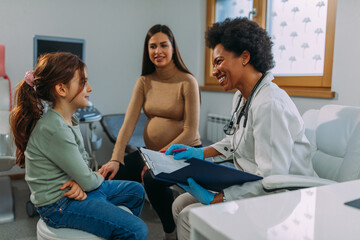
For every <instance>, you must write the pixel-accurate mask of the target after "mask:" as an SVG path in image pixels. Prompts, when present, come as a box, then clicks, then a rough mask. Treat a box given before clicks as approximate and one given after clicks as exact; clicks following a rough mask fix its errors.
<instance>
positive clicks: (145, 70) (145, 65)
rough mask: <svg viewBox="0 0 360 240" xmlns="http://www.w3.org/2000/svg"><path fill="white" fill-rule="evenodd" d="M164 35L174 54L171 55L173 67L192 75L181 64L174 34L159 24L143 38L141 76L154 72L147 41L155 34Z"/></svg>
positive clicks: (182, 63) (183, 64)
mask: <svg viewBox="0 0 360 240" xmlns="http://www.w3.org/2000/svg"><path fill="white" fill-rule="evenodd" d="M159 32H161V33H164V34H166V35H167V36H168V38H169V40H170V42H171V45H172V47H173V49H174V53H173V61H174V64H175V66H176V67H177V68H178V69H179V70H180V71H182V72H185V73H189V74H191V75H192V73H191V72H190V71H189V69H188V68H187V67H186V65H185V63H184V62H183V60H182V58H181V55H180V52H179V49H178V47H177V44H176V41H175V37H174V34H173V33H172V32H171V30H170V28H169V27H168V26H166V25H161V24H156V25H154V26H152V27H151V28H150V29H149V31H148V32H147V34H146V37H145V42H144V52H143V62H142V71H141V75H142V76H145V75H148V74H151V73H153V72H155V65H154V63H153V62H151V60H150V57H149V50H148V45H149V40H150V38H151V37H152V36H153V35H155V34H156V33H159Z"/></svg>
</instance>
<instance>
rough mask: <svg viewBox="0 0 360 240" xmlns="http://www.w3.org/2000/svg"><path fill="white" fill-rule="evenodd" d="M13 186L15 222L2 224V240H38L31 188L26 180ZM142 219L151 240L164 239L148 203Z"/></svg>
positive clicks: (13, 180) (14, 181)
mask: <svg viewBox="0 0 360 240" xmlns="http://www.w3.org/2000/svg"><path fill="white" fill-rule="evenodd" d="M11 185H12V191H13V196H14V200H15V221H14V222H11V223H2V224H0V239H1V240H15V239H16V240H36V223H37V221H38V219H39V217H38V216H36V217H32V218H30V217H28V215H27V214H26V208H25V206H26V202H27V201H28V199H29V194H30V192H29V188H28V186H27V185H26V182H25V180H24V179H12V180H11ZM141 219H143V220H144V221H145V222H146V224H147V226H148V229H149V238H148V239H149V240H158V239H162V238H163V231H162V226H161V223H160V219H159V218H158V216H157V215H156V213H155V212H154V210H153V209H152V208H151V206H150V205H149V203H148V202H145V205H144V208H143V211H142V214H141Z"/></svg>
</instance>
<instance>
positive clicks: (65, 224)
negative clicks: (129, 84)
mask: <svg viewBox="0 0 360 240" xmlns="http://www.w3.org/2000/svg"><path fill="white" fill-rule="evenodd" d="M91 91H92V88H91V87H90V85H89V83H88V79H87V73H86V70H85V64H84V63H83V62H82V61H81V60H80V59H79V58H78V57H77V56H75V55H73V54H71V53H64V52H58V53H48V54H45V55H43V56H41V57H40V58H39V60H38V64H37V66H36V69H35V71H30V72H27V73H26V75H25V79H24V80H23V81H22V82H20V83H19V85H18V86H17V90H16V93H15V96H16V100H17V105H16V107H15V108H14V109H13V110H12V112H11V116H10V125H11V130H12V132H13V134H14V137H15V143H16V146H17V154H16V155H17V164H18V165H20V166H25V180H26V181H27V183H28V185H29V188H30V191H31V197H30V200H31V202H32V203H33V204H34V205H35V206H36V207H37V211H38V212H39V214H40V216H41V218H42V219H43V220H44V221H45V222H46V224H47V225H49V226H51V227H54V228H75V229H80V230H83V231H86V232H90V233H92V234H95V235H97V236H100V237H103V238H106V239H147V234H148V230H147V227H146V224H145V223H144V222H143V221H142V220H141V219H140V218H139V215H140V213H141V210H142V207H143V204H144V196H145V194H144V189H143V187H142V186H141V184H139V183H137V182H131V181H120V180H117V181H104V178H103V177H102V176H101V175H100V174H99V173H97V172H93V171H92V170H91V169H90V168H89V167H88V165H87V158H88V154H87V153H86V151H85V149H84V142H83V138H82V136H81V132H80V128H79V121H78V119H77V117H76V116H75V115H74V113H75V111H76V109H78V108H82V107H85V106H87V105H88V98H89V93H90V92H91ZM43 101H47V102H49V103H50V105H51V106H52V107H51V108H49V110H48V111H47V112H46V113H45V114H43V113H44V111H43V110H44V105H43ZM118 205H123V206H126V207H127V208H129V209H130V210H131V212H132V213H133V214H130V213H128V212H126V211H125V210H123V209H121V208H118V207H117V206H118Z"/></svg>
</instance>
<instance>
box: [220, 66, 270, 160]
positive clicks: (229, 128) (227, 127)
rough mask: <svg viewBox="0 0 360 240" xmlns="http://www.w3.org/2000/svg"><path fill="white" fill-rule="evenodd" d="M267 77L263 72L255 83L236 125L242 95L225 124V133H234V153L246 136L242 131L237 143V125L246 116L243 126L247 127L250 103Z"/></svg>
mask: <svg viewBox="0 0 360 240" xmlns="http://www.w3.org/2000/svg"><path fill="white" fill-rule="evenodd" d="M264 77H265V74H264V73H263V74H262V76H261V78H260V79H259V80H258V81H257V83H256V84H255V86H254V87H253V89H252V90H251V93H250V95H249V97H248V99H247V101H246V102H245V104H244V106H243V107H242V108H241V111H240V114H239V116H238V117H237V119H236V125H235V126H234V117H235V116H236V114H237V112H238V110H239V107H240V103H241V100H242V95H241V96H240V98H239V101H238V103H237V105H236V108H235V111H234V112H233V114H232V116H231V119H230V122H229V123H227V124H226V125H225V126H224V133H225V134H226V135H233V146H232V149H231V151H232V152H233V153H234V152H235V151H236V150H237V149H238V147H239V145H240V142H241V140H242V138H243V136H244V131H242V134H241V136H240V140H239V142H238V143H237V144H236V143H235V139H236V130H237V129H236V126H238V125H239V123H240V120H241V118H242V117H243V116H244V123H243V128H245V127H246V124H247V119H248V114H249V109H250V105H251V100H252V98H253V96H254V94H255V92H256V90H257V89H258V87H259V85H260V83H261V81H262V80H263V79H264Z"/></svg>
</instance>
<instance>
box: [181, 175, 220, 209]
mask: <svg viewBox="0 0 360 240" xmlns="http://www.w3.org/2000/svg"><path fill="white" fill-rule="evenodd" d="M187 181H188V183H189V186H187V185H185V184H180V183H179V184H178V185H179V186H180V187H182V188H183V189H184V190H185V191H187V192H188V193H190V194H191V195H193V197H194V198H196V199H197V200H199V201H200V202H201V203H202V204H205V205H209V204H210V203H211V202H212V200H214V197H215V194H216V193H213V192H209V191H208V190H206V189H205V188H203V187H202V186H200V185H199V184H197V183H196V182H195V180H194V179H192V178H188V179H187Z"/></svg>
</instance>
